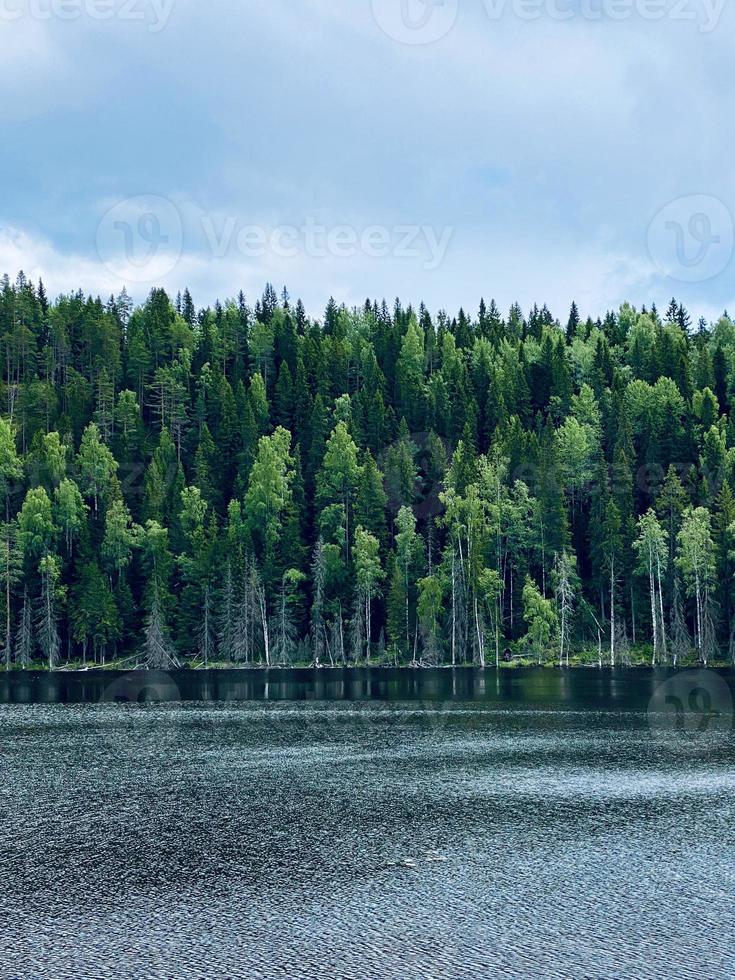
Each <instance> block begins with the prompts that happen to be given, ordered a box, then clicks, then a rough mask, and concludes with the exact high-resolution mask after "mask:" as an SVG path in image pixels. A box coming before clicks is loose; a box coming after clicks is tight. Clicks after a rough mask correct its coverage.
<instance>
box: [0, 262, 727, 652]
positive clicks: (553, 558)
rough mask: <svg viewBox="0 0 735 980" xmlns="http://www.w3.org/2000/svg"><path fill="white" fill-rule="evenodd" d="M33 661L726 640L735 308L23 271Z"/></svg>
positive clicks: (16, 611)
mask: <svg viewBox="0 0 735 980" xmlns="http://www.w3.org/2000/svg"><path fill="white" fill-rule="evenodd" d="M0 338H1V339H2V392H1V397H2V418H1V419H0V492H1V493H2V498H3V499H2V507H3V515H2V517H3V522H2V531H1V534H0V538H1V540H0V585H1V587H2V595H3V598H4V600H5V603H4V605H5V608H4V614H3V615H2V617H1V619H2V624H1V627H0V641H1V643H2V647H1V649H2V656H3V659H4V662H5V663H6V664H7V665H8V666H14V665H20V666H29V665H31V664H32V663H34V662H36V663H37V664H38V665H39V666H40V665H41V664H47V665H49V666H52V667H55V666H60V665H63V664H64V663H65V662H67V661H79V660H84V661H85V662H90V661H91V660H93V659H94V660H95V661H97V662H99V661H102V660H106V662H107V663H109V662H111V661H119V662H123V661H124V660H126V659H129V660H130V661H131V662H135V663H138V664H140V665H147V666H151V667H168V666H171V665H174V664H192V665H200V664H202V663H214V662H222V663H239V664H261V663H262V664H270V665H281V664H287V663H292V662H305V663H317V664H329V663H340V664H341V663H364V662H366V661H372V662H390V663H424V664H448V663H468V662H474V663H479V664H486V663H494V662H495V661H496V659H500V658H502V657H503V655H504V654H505V653H506V651H508V654H509V653H510V651H512V653H513V654H514V655H523V656H527V657H529V658H533V659H534V660H541V661H543V660H551V659H554V660H556V661H561V662H562V663H568V662H570V658H572V657H575V656H579V655H585V654H589V655H590V656H591V657H593V658H594V659H595V660H596V659H597V658H598V657H599V658H603V657H604V660H605V662H613V663H620V662H626V661H627V660H628V659H629V658H630V657H632V656H636V655H637V654H638V655H640V656H646V657H647V658H649V660H651V659H652V660H653V661H654V662H663V661H667V660H668V661H671V660H673V661H674V662H676V661H677V660H679V661H682V660H684V659H685V658H699V659H702V660H705V661H707V660H711V659H718V658H724V657H729V656H730V655H731V650H732V648H733V645H734V644H733V639H732V637H733V624H734V623H735V615H734V614H733V609H734V605H735V596H734V594H733V593H734V589H733V585H734V583H735V574H734V573H735V493H734V490H735V429H734V428H733V422H732V415H731V404H732V400H733V398H735V325H733V323H732V322H731V320H730V319H729V317H728V316H727V314H724V315H723V317H722V318H721V319H720V320H719V321H718V322H717V323H715V324H707V323H705V322H700V323H699V325H698V326H694V325H693V324H692V323H691V322H690V317H689V314H688V313H687V311H686V310H685V309H684V308H683V307H682V306H680V305H679V304H678V303H677V302H676V301H672V302H671V304H670V306H669V308H668V310H667V311H666V312H665V314H662V313H659V311H657V310H656V308H655V307H652V308H651V309H650V310H646V309H645V308H644V309H642V310H636V309H634V308H633V307H631V306H629V305H627V304H626V305H624V306H623V307H621V308H620V310H618V311H616V312H608V313H607V314H606V315H605V316H604V318H603V319H597V320H591V319H588V320H586V321H585V320H584V319H582V317H581V316H580V314H579V312H578V310H577V307H576V306H573V307H572V310H571V312H570V313H569V315H568V316H566V315H565V316H564V318H563V319H562V320H558V319H556V318H555V317H554V316H553V315H552V314H551V313H550V312H549V310H548V309H547V308H546V307H545V306H544V307H542V308H540V309H539V308H538V307H534V309H533V310H532V311H531V312H530V313H529V314H528V315H524V314H523V312H522V311H521V309H520V308H519V307H518V306H517V305H514V306H513V307H512V308H511V309H510V311H509V312H508V313H507V315H503V314H501V313H500V312H499V311H498V309H497V308H496V306H495V304H494V303H492V302H491V303H489V304H485V303H484V302H482V303H481V304H480V307H479V311H478V312H477V313H476V314H473V315H470V314H468V313H465V312H464V311H462V310H460V311H459V312H458V313H457V314H456V315H450V314H447V313H445V312H441V311H440V312H438V313H435V314H432V313H430V312H429V311H428V310H427V309H425V308H424V306H423V305H422V306H420V307H419V308H418V309H413V308H412V307H407V308H404V307H403V306H402V305H401V304H400V302H398V301H396V303H395V304H394V306H393V307H392V308H391V307H389V306H388V305H387V304H386V303H385V302H382V303H378V302H374V301H367V302H366V303H365V304H364V306H362V307H360V308H355V309H346V308H345V307H338V306H337V304H335V302H334V301H333V300H330V301H329V304H328V305H327V308H326V311H325V313H324V316H323V317H322V318H321V319H320V320H318V321H316V320H314V319H312V318H310V317H308V316H307V315H306V312H305V310H304V307H303V305H302V304H301V302H300V301H299V302H292V301H291V300H290V298H289V296H288V294H287V292H286V291H285V290H284V292H283V294H282V295H281V297H280V298H279V297H278V295H277V294H276V292H275V291H274V289H273V288H272V287H271V286H268V287H267V288H266V290H265V292H264V294H263V296H262V298H261V299H260V300H258V301H257V302H255V303H254V305H252V306H250V305H248V303H247V302H246V299H245V297H244V296H243V295H242V293H241V294H240V295H239V297H238V298H237V299H236V300H234V301H227V302H224V303H219V302H218V303H216V304H215V305H214V307H212V308H206V309H197V308H196V306H195V304H194V302H193V300H192V298H191V296H190V294H189V292H188V291H185V292H184V293H183V295H179V296H178V297H176V298H175V299H174V298H171V297H169V296H168V295H167V294H166V293H165V292H164V291H163V290H162V289H154V290H153V291H152V292H151V293H150V296H149V297H148V299H147V300H146V302H145V303H144V304H143V305H142V306H139V307H136V306H134V304H133V303H132V302H131V301H130V300H129V298H128V296H127V294H126V293H125V292H123V293H122V294H121V295H120V296H118V297H116V298H114V297H113V298H110V299H109V300H108V301H107V302H103V301H101V300H100V299H94V298H92V297H89V296H85V295H83V294H82V293H81V292H77V293H70V294H68V295H63V296H60V297H59V298H58V299H56V300H55V301H53V302H51V301H50V300H49V299H48V298H47V296H46V294H45V291H44V289H43V286H42V284H40V283H39V284H34V283H32V282H30V281H29V280H27V279H26V278H25V277H24V276H23V275H22V274H21V275H20V276H18V278H17V280H16V281H15V282H14V283H12V282H11V281H10V280H9V279H8V278H7V277H5V279H4V280H3V281H2V283H1V284H0Z"/></svg>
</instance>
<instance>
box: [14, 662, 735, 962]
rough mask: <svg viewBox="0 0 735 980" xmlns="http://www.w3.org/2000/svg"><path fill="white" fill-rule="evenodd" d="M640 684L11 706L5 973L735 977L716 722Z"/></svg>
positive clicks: (726, 744)
mask: <svg viewBox="0 0 735 980" xmlns="http://www.w3.org/2000/svg"><path fill="white" fill-rule="evenodd" d="M629 683H630V684H631V685H635V684H636V683H637V682H636V681H635V680H630V681H629ZM638 683H639V684H642V685H643V684H645V685H646V687H645V690H644V691H643V692H641V691H640V690H633V688H632V687H631V694H630V698H626V696H625V695H624V694H620V693H619V694H618V696H617V697H616V698H612V699H610V703H609V705H608V708H607V709H605V707H604V698H600V699H598V701H597V702H596V703H595V706H594V708H592V709H585V707H584V706H583V705H582V704H580V703H579V699H577V698H571V697H570V698H567V699H565V698H564V697H550V698H549V700H548V703H545V702H544V700H543V699H542V698H540V697H538V696H536V697H533V698H531V695H530V694H529V700H528V702H527V703H524V701H523V699H522V698H519V697H518V696H517V692H516V695H515V696H514V697H513V698H512V699H506V700H504V699H503V698H502V697H497V698H494V699H493V700H492V702H490V703H488V702H487V701H485V700H477V701H476V700H463V699H454V700H441V701H440V700H437V701H434V702H432V701H430V700H422V701H420V702H417V701H412V700H405V701H401V700H398V701H390V702H389V701H382V700H380V701H370V700H365V701H359V702H354V701H334V702H327V701H315V702H310V701H305V700H302V701H294V702H289V701H277V702H275V703H268V702H261V703H256V702H248V701H242V702H226V701H207V702H203V701H201V702H197V701H194V700H192V701H186V702H178V703H177V702H172V703H167V704H154V703H142V704H131V703H127V704H125V703H87V704H58V703H56V704H36V705H33V704H5V705H2V706H0V766H1V767H2V780H1V781H0V845H1V846H0V894H1V895H2V902H1V903H0V916H1V921H0V929H1V930H2V937H3V945H4V948H5V952H4V955H3V957H2V958H0V976H1V977H3V978H5V977H13V978H16V977H17V978H23V980H25V978H36V977H38V978H45V977H48V978H54V980H59V978H61V980H63V978H67V977H68V978H72V977H73V978H79V977H81V978H87V977H89V978H97V977H100V978H101V977H130V978H141V977H150V978H203V977H222V978H230V977H233V978H236V977H248V978H250V977H256V978H257V977H284V978H300V977H345V978H347V977H350V978H360V977H376V978H378V977H380V978H383V977H390V978H393V977H395V978H422V980H423V978H455V977H495V976H505V977H565V978H566V977H580V978H586V977H595V978H597V977H599V978H618V977H621V978H622V977H626V978H627V977H636V978H637V977H675V978H676V977H697V978H700V977H731V976H732V975H733V973H735V965H734V964H735V957H734V954H735V912H733V895H734V892H735V865H734V864H733V841H734V840H735V803H734V802H733V790H735V748H734V747H733V740H732V736H731V734H728V733H724V734H723V731H713V730H710V729H708V727H707V726H701V727H702V731H701V732H698V733H697V734H696V737H695V738H693V739H692V740H690V741H688V742H687V743H686V744H684V745H680V744H678V743H677V742H675V741H674V742H669V741H668V740H667V739H665V738H661V737H660V732H659V733H657V732H656V730H655V728H656V725H655V722H654V725H653V729H652V725H651V717H650V715H648V714H647V712H646V709H645V705H646V704H647V702H648V696H649V693H650V692H649V687H650V678H649V679H647V680H645V681H644V680H641V681H640V682H638ZM644 695H645V696H644ZM641 705H643V707H641Z"/></svg>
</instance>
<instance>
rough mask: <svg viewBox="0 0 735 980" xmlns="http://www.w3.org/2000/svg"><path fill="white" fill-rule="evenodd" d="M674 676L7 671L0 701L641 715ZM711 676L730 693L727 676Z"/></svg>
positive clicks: (617, 672)
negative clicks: (354, 705) (424, 705)
mask: <svg viewBox="0 0 735 980" xmlns="http://www.w3.org/2000/svg"><path fill="white" fill-rule="evenodd" d="M676 673H677V672H676V671H673V670H670V669H667V668H659V669H656V670H646V669H640V668H615V669H602V670H597V669H593V670H585V669H580V670H571V671H560V670H553V669H543V668H529V669H524V670H501V671H496V670H494V669H489V670H474V669H471V668H456V669H453V670H407V669H393V668H388V669H385V668H362V669H360V668H356V669H345V670H312V669H293V670H212V671H190V670H180V671H172V672H170V673H163V672H151V673H132V674H129V673H120V672H113V671H106V672H103V671H89V672H85V673H64V672H59V673H53V674H49V673H45V672H11V673H4V674H0V703H5V704H55V703H59V704H85V703H89V704H94V703H98V702H110V701H112V702H116V701H117V702H139V703H149V702H179V701H182V702H188V701H205V702H244V701H351V702H359V701H389V702H392V701H426V702H429V703H434V702H479V703H482V704H493V703H496V704H504V705H511V706H512V705H514V704H523V705H525V706H526V707H533V706H536V707H551V708H553V707H563V708H567V709H575V708H579V709H585V710H595V709H599V710H615V709H621V710H634V711H635V710H645V709H646V707H647V706H648V704H649V702H650V700H651V698H652V697H653V695H654V693H655V692H656V691H657V690H658V689H659V688H660V686H661V685H662V684H664V683H665V682H666V680H667V679H668V678H669V677H671V676H674V675H675V674H676ZM710 676H711V677H712V679H713V682H715V683H719V681H717V678H720V679H722V681H723V682H724V683H725V684H726V685H727V686H728V687H729V688H730V689H731V690H733V689H735V685H733V679H735V672H733V671H732V670H722V671H717V672H715V671H712V672H710Z"/></svg>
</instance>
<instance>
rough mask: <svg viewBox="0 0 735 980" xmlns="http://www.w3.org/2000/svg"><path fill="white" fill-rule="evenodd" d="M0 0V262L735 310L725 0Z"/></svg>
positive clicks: (471, 298) (351, 293) (139, 290)
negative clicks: (673, 299)
mask: <svg viewBox="0 0 735 980" xmlns="http://www.w3.org/2000/svg"><path fill="white" fill-rule="evenodd" d="M432 2H433V4H436V6H431V5H429V6H427V3H426V0H342V2H337V0H267V2H266V0H260V2H255V0H231V2H225V0H208V2H207V3H206V4H205V3H195V2H194V0H0V41H1V42H2V46H3V58H2V61H1V62H0V88H1V90H2V92H3V95H4V99H3V109H2V111H3V126H2V146H3V151H2V154H0V180H1V183H0V186H1V187H2V196H0V268H1V269H2V270H3V271H5V270H7V271H8V272H9V273H11V274H14V273H15V272H16V271H17V270H18V269H19V268H23V269H24V271H25V272H26V273H27V274H29V275H32V276H34V277H37V276H38V275H42V276H43V278H44V280H45V281H46V283H47V285H48V287H49V290H50V292H52V293H56V292H58V291H60V290H63V289H69V288H72V287H76V286H81V287H82V288H83V289H85V290H87V291H93V292H98V291H99V292H101V293H103V294H109V293H110V292H111V291H117V290H118V289H119V288H120V287H121V286H122V285H123V284H124V283H126V284H127V286H128V289H129V291H130V292H131V293H132V294H133V295H134V296H135V297H136V298H142V297H144V296H145V294H146V292H147V290H148V289H149V288H150V286H151V285H153V284H162V285H165V286H166V287H167V288H169V289H170V290H172V291H176V290H177V289H179V288H183V287H184V286H187V285H188V286H189V287H190V289H191V290H192V293H193V296H194V299H195V302H197V303H198V304H204V303H209V302H211V301H213V299H215V298H216V297H217V296H219V297H226V296H231V295H235V294H236V293H237V291H238V290H239V289H241V288H242V289H244V290H245V291H246V293H247V294H248V295H249V296H250V297H254V296H255V295H257V294H259V293H260V292H261V291H262V288H263V284H264V282H265V281H266V280H272V281H273V282H274V284H275V285H276V286H277V288H279V289H280V287H281V286H282V285H283V284H284V283H285V284H287V285H288V287H289V289H290V291H291V293H292V295H294V296H296V295H300V296H302V297H303V299H304V301H305V303H306V305H307V308H308V309H309V310H310V311H311V312H314V313H319V312H320V311H321V310H322V309H323V307H324V305H325V303H326V299H327V298H328V297H329V295H330V294H331V295H334V296H335V297H336V298H337V299H338V300H340V301H345V302H347V303H348V304H350V303H358V302H361V301H362V300H363V299H364V298H365V296H371V297H372V296H377V297H378V298H382V297H383V296H385V297H387V298H388V299H389V300H392V298H393V297H395V296H396V295H400V296H401V297H402V298H403V299H404V301H405V302H409V301H411V302H414V303H417V302H419V301H420V300H421V299H424V300H425V301H426V302H427V304H428V305H429V307H430V308H431V309H432V310H437V309H438V308H440V307H444V308H446V309H448V310H450V311H455V310H456V309H457V308H458V307H459V306H460V305H463V306H465V307H466V308H470V309H472V310H475V309H476V307H477V303H478V301H479V298H480V296H484V297H485V298H486V299H489V298H490V297H495V299H496V300H497V301H498V303H499V305H500V306H501V307H502V308H504V309H505V308H507V307H508V306H509V304H510V303H511V302H513V301H514V300H518V301H519V302H520V303H521V304H522V306H523V307H524V308H526V309H527V308H529V307H530V306H531V305H532V304H533V303H534V302H538V303H542V302H547V303H548V304H549V306H550V307H551V309H552V311H553V312H554V313H556V315H558V316H560V317H565V316H566V313H567V310H568V307H569V304H570V302H571V300H572V299H576V300H577V301H578V303H579V304H580V307H581V309H582V311H583V313H585V314H586V313H591V314H594V315H597V314H598V313H604V311H605V309H607V308H609V307H614V306H617V305H619V304H620V303H621V302H622V301H623V300H625V299H629V300H630V301H632V302H634V303H636V304H637V305H640V304H642V303H648V304H650V302H651V301H656V302H657V303H658V304H659V305H664V304H666V302H667V301H668V299H669V297H670V296H671V295H676V296H677V297H679V298H680V299H682V300H683V301H684V302H685V303H686V304H687V305H688V306H689V307H690V308H691V311H692V313H693V314H694V315H696V316H699V315H700V314H703V315H705V316H707V317H710V318H711V317H715V316H717V315H719V313H720V312H721V311H722V310H723V309H724V308H725V307H728V308H730V309H731V311H732V310H735V286H734V285H733V271H734V270H735V257H734V255H733V224H732V215H733V214H735V167H733V158H734V150H735V145H734V144H735V136H734V135H733V126H732V118H733V109H734V108H735V100H734V99H733V89H734V87H735V78H734V77H733V72H732V49H733V40H735V9H733V5H732V4H727V5H724V4H723V0H507V2H504V0H432Z"/></svg>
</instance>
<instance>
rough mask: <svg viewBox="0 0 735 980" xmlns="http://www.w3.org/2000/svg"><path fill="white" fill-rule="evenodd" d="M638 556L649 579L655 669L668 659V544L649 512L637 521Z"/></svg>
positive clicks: (640, 564)
mask: <svg viewBox="0 0 735 980" xmlns="http://www.w3.org/2000/svg"><path fill="white" fill-rule="evenodd" d="M634 548H635V550H636V552H637V554H638V562H639V564H638V570H639V571H640V572H642V573H643V574H644V575H646V576H647V578H648V591H649V598H650V602H651V623H652V629H653V666H654V667H655V666H656V664H657V663H658V662H659V660H660V659H665V658H666V656H667V642H666V618H665V616H664V600H663V587H662V575H661V570H662V568H665V567H666V561H667V557H668V542H667V535H666V531H664V529H663V528H662V527H661V524H660V523H659V520H658V518H657V517H656V513H655V511H653V510H649V511H648V513H647V514H645V515H644V516H643V517H641V519H640V520H639V521H638V539H637V540H636V541H635V543H634Z"/></svg>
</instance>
